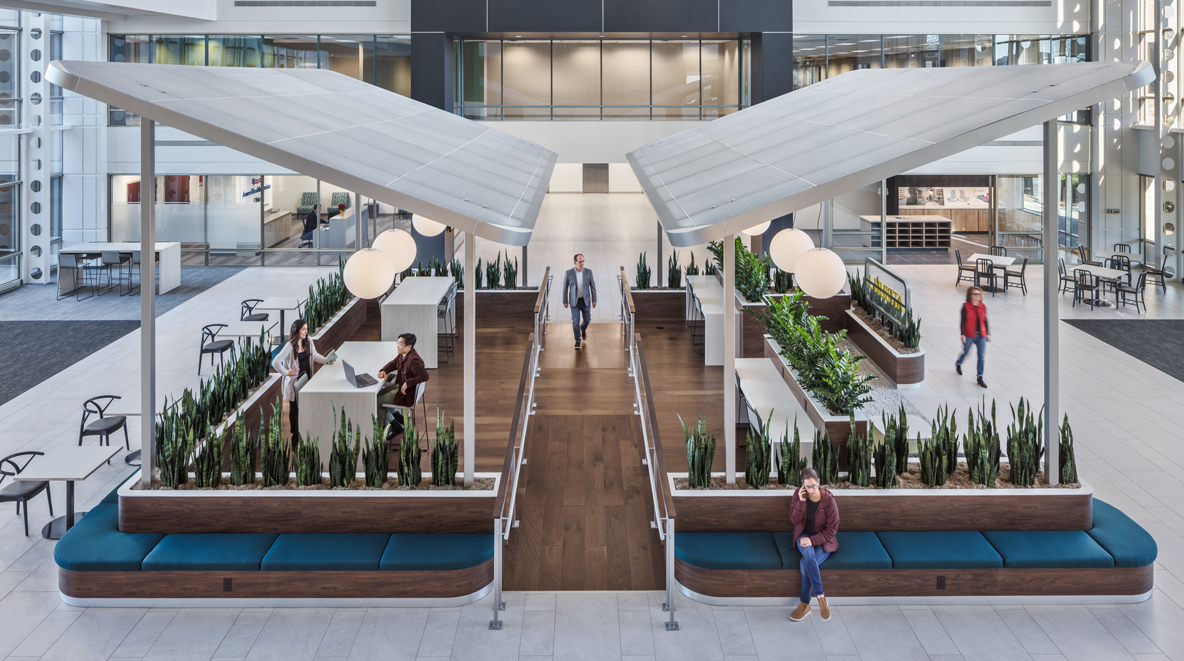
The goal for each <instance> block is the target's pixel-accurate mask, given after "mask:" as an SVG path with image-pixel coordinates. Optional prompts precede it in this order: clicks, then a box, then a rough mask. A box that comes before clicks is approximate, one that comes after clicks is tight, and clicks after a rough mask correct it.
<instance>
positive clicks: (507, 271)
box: [502, 252, 518, 289]
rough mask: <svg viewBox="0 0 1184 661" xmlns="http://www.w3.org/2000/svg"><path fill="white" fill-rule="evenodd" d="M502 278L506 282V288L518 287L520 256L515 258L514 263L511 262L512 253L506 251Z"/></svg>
mask: <svg viewBox="0 0 1184 661" xmlns="http://www.w3.org/2000/svg"><path fill="white" fill-rule="evenodd" d="M502 276H503V278H502V280H503V282H504V283H505V284H504V287H505V288H506V289H517V288H518V258H517V257H515V258H514V264H513V265H511V264H510V253H508V252H507V253H506V261H505V263H504V264H503V266H502Z"/></svg>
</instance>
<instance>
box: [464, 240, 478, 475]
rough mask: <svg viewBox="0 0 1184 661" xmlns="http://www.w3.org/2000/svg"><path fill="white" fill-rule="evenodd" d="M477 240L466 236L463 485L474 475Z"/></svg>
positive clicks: (475, 438) (475, 466) (475, 437)
mask: <svg viewBox="0 0 1184 661" xmlns="http://www.w3.org/2000/svg"><path fill="white" fill-rule="evenodd" d="M476 284H477V237H476V236H474V235H473V233H472V232H468V236H466V237H465V395H464V397H465V423H464V432H465V445H464V447H465V486H466V487H469V486H473V475H474V473H476V472H477V420H476V418H477V287H476Z"/></svg>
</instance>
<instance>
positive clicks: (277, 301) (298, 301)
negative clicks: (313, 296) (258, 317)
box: [255, 296, 304, 310]
mask: <svg viewBox="0 0 1184 661" xmlns="http://www.w3.org/2000/svg"><path fill="white" fill-rule="evenodd" d="M301 305H304V299H302V298H298V297H296V296H268V297H267V298H265V299H263V302H262V303H260V304H259V305H256V306H255V309H256V310H295V309H297V308H299V307H300V306H301Z"/></svg>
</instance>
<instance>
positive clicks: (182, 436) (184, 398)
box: [153, 388, 209, 489]
mask: <svg viewBox="0 0 1184 661" xmlns="http://www.w3.org/2000/svg"><path fill="white" fill-rule="evenodd" d="M208 427H209V421H208V419H207V417H206V415H205V413H204V411H203V410H202V409H201V407H200V403H199V402H198V401H197V400H196V399H194V397H193V392H192V391H190V390H189V389H188V388H186V389H185V391H184V392H182V393H181V397H180V398H179V399H177V400H175V401H174V402H173V404H172V405H170V404H169V402H168V400H167V399H166V400H165V402H164V410H163V411H162V412H161V414H160V420H159V421H158V422H157V424H156V430H155V431H156V433H155V438H154V439H153V441H154V442H153V454H154V458H155V463H156V466H157V467H158V468H159V469H160V482H161V484H162V485H163V486H164V487H165V488H168V489H176V488H177V487H178V486H180V485H182V484H185V483H186V482H188V481H189V472H188V471H189V461H190V457H191V456H192V455H193V451H194V449H195V448H196V447H197V442H198V440H199V439H200V438H204V437H205V434H206V431H207V429H208Z"/></svg>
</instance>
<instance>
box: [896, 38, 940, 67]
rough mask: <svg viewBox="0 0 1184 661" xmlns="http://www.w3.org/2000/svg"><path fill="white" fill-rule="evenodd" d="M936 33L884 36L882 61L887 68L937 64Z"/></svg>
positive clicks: (934, 65)
mask: <svg viewBox="0 0 1184 661" xmlns="http://www.w3.org/2000/svg"><path fill="white" fill-rule="evenodd" d="M939 42H940V38H939V37H938V35H936V34H917V35H893V36H890V37H884V63H885V65H887V67H888V68H889V69H923V68H926V67H936V66H938V45H939Z"/></svg>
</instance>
